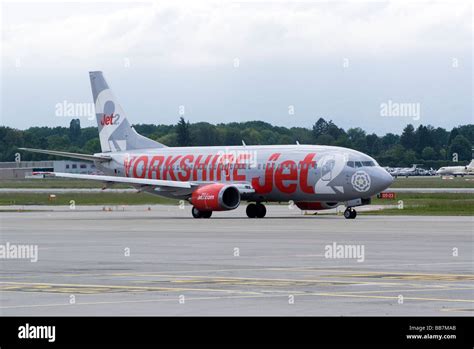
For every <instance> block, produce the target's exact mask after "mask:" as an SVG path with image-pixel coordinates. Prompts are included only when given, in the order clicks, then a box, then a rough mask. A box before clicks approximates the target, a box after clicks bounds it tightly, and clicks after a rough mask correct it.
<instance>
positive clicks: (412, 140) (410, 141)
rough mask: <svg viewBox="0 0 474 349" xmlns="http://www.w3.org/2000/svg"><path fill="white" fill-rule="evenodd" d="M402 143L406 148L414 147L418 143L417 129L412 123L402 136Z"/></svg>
mask: <svg viewBox="0 0 474 349" xmlns="http://www.w3.org/2000/svg"><path fill="white" fill-rule="evenodd" d="M400 144H401V145H403V146H404V147H405V148H406V149H414V148H415V145H416V137H415V129H414V127H413V125H412V124H408V125H407V126H406V127H405V128H404V129H403V132H402V135H401V136H400Z"/></svg>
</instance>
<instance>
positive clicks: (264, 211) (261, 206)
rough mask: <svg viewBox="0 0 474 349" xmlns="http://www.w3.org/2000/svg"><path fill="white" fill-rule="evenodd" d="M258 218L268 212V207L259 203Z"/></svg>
mask: <svg viewBox="0 0 474 349" xmlns="http://www.w3.org/2000/svg"><path fill="white" fill-rule="evenodd" d="M256 206H257V213H256V216H257V218H263V217H265V215H266V214H267V208H266V207H265V205H263V204H257V205H256Z"/></svg>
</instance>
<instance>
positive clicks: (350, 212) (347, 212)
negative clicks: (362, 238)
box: [344, 207, 357, 219]
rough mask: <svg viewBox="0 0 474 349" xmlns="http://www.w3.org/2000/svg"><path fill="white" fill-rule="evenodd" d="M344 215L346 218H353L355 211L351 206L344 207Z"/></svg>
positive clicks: (355, 215)
mask: <svg viewBox="0 0 474 349" xmlns="http://www.w3.org/2000/svg"><path fill="white" fill-rule="evenodd" d="M344 217H345V218H346V219H354V218H356V217H357V211H356V210H354V209H353V208H352V207H348V208H346V210H345V211H344Z"/></svg>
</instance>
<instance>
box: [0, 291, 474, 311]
mask: <svg viewBox="0 0 474 349" xmlns="http://www.w3.org/2000/svg"><path fill="white" fill-rule="evenodd" d="M294 296H295V297H297V296H298V297H303V296H304V297H307V296H321V297H345V298H367V299H387V300H398V296H366V295H356V294H334V293H295V294H294ZM278 297H284V298H285V300H286V299H287V295H268V294H265V295H248V296H208V297H187V298H186V299H187V301H188V302H189V301H193V300H219V299H247V298H248V299H252V298H255V299H257V298H278ZM404 300H405V301H407V300H415V301H416V300H419V301H437V302H460V303H474V301H473V300H467V299H449V298H448V299H446V298H424V297H404ZM153 302H176V303H178V301H177V299H174V298H172V299H142V300H126V301H124V300H122V301H98V302H76V303H75V304H74V306H78V305H104V304H126V303H153ZM57 306H68V307H70V306H71V304H68V303H52V304H29V305H12V306H0V309H16V308H36V307H57Z"/></svg>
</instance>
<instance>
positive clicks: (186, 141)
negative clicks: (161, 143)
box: [176, 117, 191, 147]
mask: <svg viewBox="0 0 474 349" xmlns="http://www.w3.org/2000/svg"><path fill="white" fill-rule="evenodd" d="M176 134H177V138H176V141H177V143H178V146H181V147H186V146H188V145H190V144H191V142H190V140H191V137H190V133H189V121H188V122H186V121H185V120H184V118H183V117H180V118H179V121H178V125H177V126H176Z"/></svg>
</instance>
